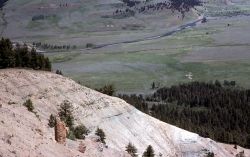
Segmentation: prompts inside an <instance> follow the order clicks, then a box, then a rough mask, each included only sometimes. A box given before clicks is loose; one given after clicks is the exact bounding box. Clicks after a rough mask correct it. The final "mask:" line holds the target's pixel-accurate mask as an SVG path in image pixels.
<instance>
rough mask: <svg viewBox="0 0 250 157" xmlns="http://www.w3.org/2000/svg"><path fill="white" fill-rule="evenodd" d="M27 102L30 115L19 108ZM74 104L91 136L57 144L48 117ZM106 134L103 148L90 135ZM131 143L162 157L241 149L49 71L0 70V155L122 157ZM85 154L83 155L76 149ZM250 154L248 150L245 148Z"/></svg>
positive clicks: (224, 155)
mask: <svg viewBox="0 0 250 157" xmlns="http://www.w3.org/2000/svg"><path fill="white" fill-rule="evenodd" d="M27 99H31V100H32V102H33V104H34V112H35V113H36V114H34V113H32V112H29V111H28V110H27V109H26V108H25V107H24V106H23V105H22V104H23V103H24V102H25V101H26V100H27ZM65 100H67V101H69V102H71V103H72V105H73V114H74V117H75V123H76V124H81V123H82V124H84V125H85V126H86V127H87V128H88V129H89V130H90V134H89V135H88V136H87V137H86V139H85V140H77V141H71V140H66V143H65V144H59V143H57V142H56V141H55V138H54V137H55V133H54V129H52V128H49V127H48V125H47V124H48V118H49V116H50V114H55V115H56V114H57V112H58V108H59V106H60V104H61V103H62V102H63V101H65ZM97 127H99V128H101V129H103V130H104V132H105V134H106V143H107V146H104V145H103V144H101V143H99V142H97V141H98V140H96V137H95V136H94V131H95V130H96V128H97ZM129 142H131V143H133V144H134V145H135V146H136V148H137V149H138V152H139V154H142V152H143V151H144V150H145V149H146V147H147V146H148V145H152V146H153V148H154V150H155V154H156V155H157V156H160V154H162V156H163V157H175V156H176V157H177V156H178V157H182V156H183V157H196V156H197V157H198V156H206V154H207V153H208V152H213V153H214V154H215V156H218V157H233V156H235V155H236V154H237V153H239V152H240V151H242V150H243V149H242V148H240V147H238V148H237V149H234V148H233V146H231V145H225V144H221V143H217V142H215V141H213V140H211V139H207V138H202V137H200V136H199V135H197V134H194V133H191V132H188V131H185V130H182V129H180V128H177V127H175V126H172V125H169V124H166V123H163V122H161V121H159V120H157V119H155V118H152V117H150V116H148V115H146V114H144V113H142V112H140V111H138V110H137V109H135V108H134V107H133V106H131V105H129V104H127V103H126V102H125V101H123V100H121V99H118V98H115V97H109V96H107V95H104V94H101V93H98V92H96V91H94V90H92V89H89V88H86V87H83V86H81V85H79V84H77V83H75V82H74V81H73V80H71V79H69V78H65V77H63V76H60V75H56V74H53V73H49V72H42V71H32V70H20V69H6V70H0V145H1V147H0V156H2V157H5V156H46V157H48V156H52V157H53V156H88V157H99V156H104V157H112V156H113V157H123V156H129V155H128V154H127V153H126V152H125V147H126V145H127V144H128V143H129ZM81 148H83V149H84V151H83V152H81V151H80V149H81ZM244 153H245V155H246V156H250V154H249V150H244Z"/></svg>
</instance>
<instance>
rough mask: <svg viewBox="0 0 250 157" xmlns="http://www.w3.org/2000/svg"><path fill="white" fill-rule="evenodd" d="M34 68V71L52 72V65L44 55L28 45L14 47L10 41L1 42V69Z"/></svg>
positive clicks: (2, 40) (3, 40)
mask: <svg viewBox="0 0 250 157" xmlns="http://www.w3.org/2000/svg"><path fill="white" fill-rule="evenodd" d="M15 67H18V68H32V69H34V70H46V71H51V63H50V61H49V59H48V58H47V57H45V56H44V55H43V54H40V53H37V52H36V50H35V49H34V48H32V50H29V49H28V46H27V45H22V46H21V45H18V44H16V45H15V46H13V44H12V42H11V41H10V40H9V39H4V38H2V39H1V40H0V69H4V68H15Z"/></svg>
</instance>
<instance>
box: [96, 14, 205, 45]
mask: <svg viewBox="0 0 250 157" xmlns="http://www.w3.org/2000/svg"><path fill="white" fill-rule="evenodd" d="M203 19H204V17H202V18H199V19H197V20H195V21H192V22H189V23H187V24H184V25H181V26H179V27H177V28H176V29H174V30H172V31H169V32H166V33H164V34H161V35H155V36H151V37H145V38H141V39H134V40H127V41H121V42H114V43H108V44H100V45H95V46H94V47H93V48H92V49H100V48H103V47H107V46H113V45H119V44H129V43H136V42H141V41H147V40H155V39H159V38H163V37H167V36H170V35H173V34H175V33H177V32H180V31H183V30H185V29H187V28H190V27H194V26H196V25H197V24H198V23H200V22H201V21H202V20H203Z"/></svg>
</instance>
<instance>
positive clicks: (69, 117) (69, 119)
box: [58, 100, 74, 129]
mask: <svg viewBox="0 0 250 157" xmlns="http://www.w3.org/2000/svg"><path fill="white" fill-rule="evenodd" d="M72 109H73V106H72V105H71V104H70V102H69V101H67V100H65V101H64V102H63V103H62V104H61V106H60V109H59V113H58V114H59V117H60V119H61V120H62V121H64V122H65V124H66V126H67V127H69V128H70V129H72V128H73V125H74V117H73V110H72Z"/></svg>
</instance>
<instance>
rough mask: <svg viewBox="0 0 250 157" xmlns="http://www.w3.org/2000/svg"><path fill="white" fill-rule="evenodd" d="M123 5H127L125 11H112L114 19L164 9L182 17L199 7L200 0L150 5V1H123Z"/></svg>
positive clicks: (182, 0)
mask: <svg viewBox="0 0 250 157" xmlns="http://www.w3.org/2000/svg"><path fill="white" fill-rule="evenodd" d="M123 3H125V4H126V5H127V7H126V8H125V9H117V10H115V11H114V13H113V15H114V17H120V16H123V17H129V16H134V15H135V13H136V12H138V13H144V12H148V11H161V10H164V9H170V10H172V11H173V12H174V11H178V12H180V13H181V14H182V16H183V17H184V15H185V13H186V12H188V11H190V9H192V8H195V7H196V6H201V5H202V1H201V0H170V1H163V2H157V3H152V2H151V1H150V0H147V1H145V2H141V1H134V0H123Z"/></svg>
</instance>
